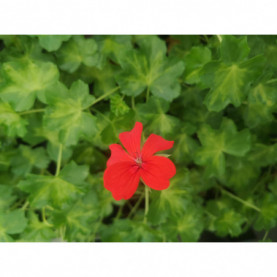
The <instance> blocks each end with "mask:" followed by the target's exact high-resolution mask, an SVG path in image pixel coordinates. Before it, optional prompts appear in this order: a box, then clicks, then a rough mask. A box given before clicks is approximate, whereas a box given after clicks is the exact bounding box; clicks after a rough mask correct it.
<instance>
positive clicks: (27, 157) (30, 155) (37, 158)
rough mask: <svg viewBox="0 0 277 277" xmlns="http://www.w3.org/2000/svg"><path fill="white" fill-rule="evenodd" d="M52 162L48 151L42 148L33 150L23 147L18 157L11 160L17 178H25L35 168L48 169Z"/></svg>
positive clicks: (19, 150)
mask: <svg viewBox="0 0 277 277" xmlns="http://www.w3.org/2000/svg"><path fill="white" fill-rule="evenodd" d="M49 162H50V159H49V157H48V156H47V154H46V151H45V149H44V148H42V147H38V148H35V149H32V148H30V147H28V146H24V145H21V146H20V147H19V149H18V152H17V155H16V156H14V157H13V158H12V160H11V165H12V171H13V173H14V174H15V175H16V176H24V175H26V174H28V173H30V172H31V171H32V169H33V168H37V169H46V168H47V166H48V164H49Z"/></svg>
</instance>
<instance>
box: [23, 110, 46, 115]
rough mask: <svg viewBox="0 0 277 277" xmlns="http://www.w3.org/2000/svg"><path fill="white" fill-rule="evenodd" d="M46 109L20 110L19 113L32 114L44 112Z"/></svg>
mask: <svg viewBox="0 0 277 277" xmlns="http://www.w3.org/2000/svg"><path fill="white" fill-rule="evenodd" d="M44 111H45V109H34V110H30V111H25V112H20V113H18V114H19V115H25V114H30V113H43V112H44Z"/></svg>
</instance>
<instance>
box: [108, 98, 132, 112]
mask: <svg viewBox="0 0 277 277" xmlns="http://www.w3.org/2000/svg"><path fill="white" fill-rule="evenodd" d="M110 98H111V100H110V106H111V112H112V113H114V115H115V116H120V115H124V114H126V113H128V111H129V110H130V108H129V106H128V105H127V104H126V103H125V101H124V100H123V99H122V97H121V96H120V95H119V94H114V95H112V96H111V97H110Z"/></svg>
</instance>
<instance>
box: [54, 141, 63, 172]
mask: <svg viewBox="0 0 277 277" xmlns="http://www.w3.org/2000/svg"><path fill="white" fill-rule="evenodd" d="M62 152H63V145H62V144H61V143H60V145H59V153H58V159H57V168H56V174H55V176H59V174H60V170H61V162H62Z"/></svg>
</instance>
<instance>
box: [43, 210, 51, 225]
mask: <svg viewBox="0 0 277 277" xmlns="http://www.w3.org/2000/svg"><path fill="white" fill-rule="evenodd" d="M41 215H42V221H43V223H44V224H46V225H48V226H49V227H53V225H52V224H50V223H49V222H48V221H47V219H46V216H45V207H43V208H42V209H41Z"/></svg>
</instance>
